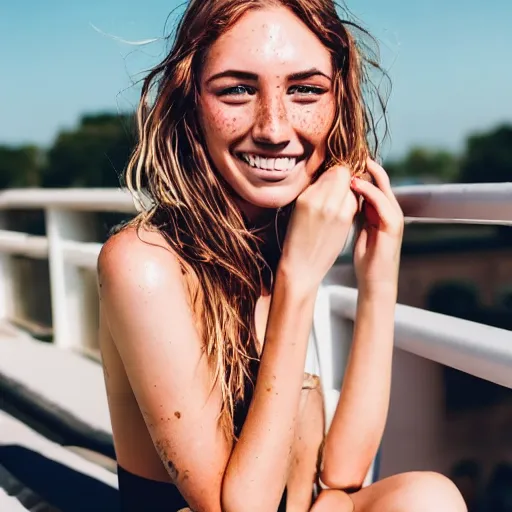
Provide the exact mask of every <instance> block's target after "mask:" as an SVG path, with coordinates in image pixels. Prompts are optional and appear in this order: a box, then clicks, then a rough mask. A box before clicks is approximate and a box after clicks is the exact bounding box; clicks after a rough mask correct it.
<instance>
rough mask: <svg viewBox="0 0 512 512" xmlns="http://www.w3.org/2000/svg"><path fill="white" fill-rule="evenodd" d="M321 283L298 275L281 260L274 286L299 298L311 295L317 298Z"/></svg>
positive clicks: (306, 297)
mask: <svg viewBox="0 0 512 512" xmlns="http://www.w3.org/2000/svg"><path fill="white" fill-rule="evenodd" d="M319 286H320V283H317V282H315V281H314V280H311V279H309V278H307V277H306V276H304V275H302V276H300V275H298V274H297V273H296V272H293V271H292V269H291V268H290V267H289V266H287V265H286V263H284V262H279V265H278V267H277V271H276V279H275V283H274V288H276V287H279V288H281V289H284V290H285V291H286V292H289V293H291V294H292V295H293V296H294V297H295V298H297V299H299V300H300V299H303V300H307V299H309V298H311V297H313V298H316V294H317V292H318V288H319Z"/></svg>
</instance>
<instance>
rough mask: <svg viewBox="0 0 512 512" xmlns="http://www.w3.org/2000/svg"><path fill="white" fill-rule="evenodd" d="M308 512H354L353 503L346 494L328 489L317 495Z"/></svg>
mask: <svg viewBox="0 0 512 512" xmlns="http://www.w3.org/2000/svg"><path fill="white" fill-rule="evenodd" d="M310 512H354V503H353V502H352V500H351V499H350V498H349V496H348V494H347V493H345V492H343V491H338V490H334V489H328V490H325V491H322V492H321V493H320V494H319V495H318V498H317V499H316V500H315V503H314V504H313V507H312V508H311V511H310Z"/></svg>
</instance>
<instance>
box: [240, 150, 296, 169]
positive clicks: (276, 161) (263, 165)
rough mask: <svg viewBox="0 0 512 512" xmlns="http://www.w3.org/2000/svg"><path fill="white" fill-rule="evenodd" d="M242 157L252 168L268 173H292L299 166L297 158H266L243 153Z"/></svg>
mask: <svg viewBox="0 0 512 512" xmlns="http://www.w3.org/2000/svg"><path fill="white" fill-rule="evenodd" d="M240 157H241V158H242V160H244V161H245V162H247V163H248V164H249V165H250V166H251V167H256V168H258V169H263V170H266V171H274V170H275V171H291V170H292V169H293V168H294V167H295V166H296V165H297V159H296V158H288V157H281V158H264V157H262V156H259V155H251V154H249V153H241V154H240Z"/></svg>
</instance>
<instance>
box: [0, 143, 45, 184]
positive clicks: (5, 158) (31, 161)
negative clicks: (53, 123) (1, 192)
mask: <svg viewBox="0 0 512 512" xmlns="http://www.w3.org/2000/svg"><path fill="white" fill-rule="evenodd" d="M42 159H43V152H42V151H41V150H40V149H39V148H38V147H36V146H20V147H10V146H0V189H3V188H10V187H38V186H40V185H41V172H40V169H41V164H42Z"/></svg>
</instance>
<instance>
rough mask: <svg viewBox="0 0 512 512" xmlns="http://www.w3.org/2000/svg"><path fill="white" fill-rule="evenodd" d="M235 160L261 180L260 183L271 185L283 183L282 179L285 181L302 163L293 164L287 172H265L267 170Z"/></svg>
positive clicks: (239, 159)
mask: <svg viewBox="0 0 512 512" xmlns="http://www.w3.org/2000/svg"><path fill="white" fill-rule="evenodd" d="M237 160H238V161H239V162H241V163H242V164H243V165H244V166H245V168H246V169H248V170H249V172H250V173H251V174H252V175H253V176H255V177H257V178H259V179H261V180H262V181H268V182H273V183H275V182H279V181H283V180H284V179H286V178H287V177H288V176H290V174H292V173H293V172H294V171H295V170H296V169H297V167H298V166H299V165H301V163H302V161H299V162H297V163H296V164H295V166H294V167H292V168H291V169H288V170H272V171H271V170H267V169H260V168H258V167H252V166H251V165H249V164H248V163H247V162H246V161H245V160H242V159H241V158H237Z"/></svg>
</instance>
